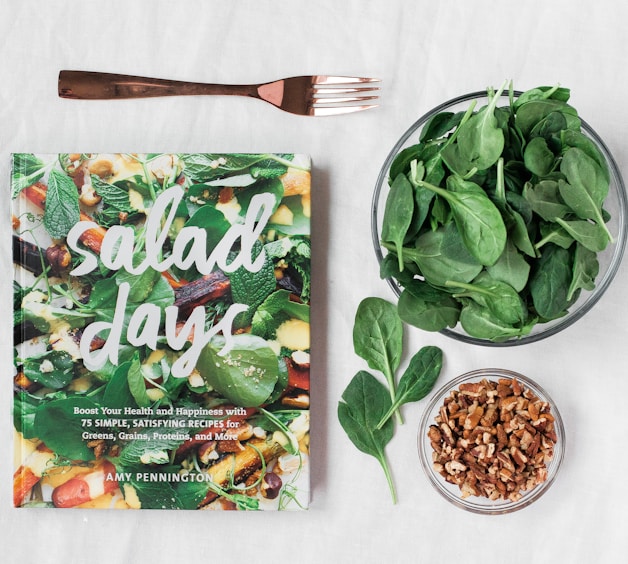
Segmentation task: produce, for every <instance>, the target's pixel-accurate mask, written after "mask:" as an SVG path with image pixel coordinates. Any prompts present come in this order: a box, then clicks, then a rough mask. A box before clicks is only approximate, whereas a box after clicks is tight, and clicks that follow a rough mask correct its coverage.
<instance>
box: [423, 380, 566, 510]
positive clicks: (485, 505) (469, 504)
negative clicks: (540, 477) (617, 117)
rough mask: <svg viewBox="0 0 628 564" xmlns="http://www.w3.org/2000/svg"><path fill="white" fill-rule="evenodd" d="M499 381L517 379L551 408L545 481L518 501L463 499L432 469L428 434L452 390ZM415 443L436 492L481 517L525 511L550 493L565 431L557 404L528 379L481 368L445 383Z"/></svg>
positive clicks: (431, 403)
mask: <svg viewBox="0 0 628 564" xmlns="http://www.w3.org/2000/svg"><path fill="white" fill-rule="evenodd" d="M500 378H507V379H513V378H516V379H517V380H518V381H519V382H520V383H521V384H522V385H523V387H524V388H527V389H529V390H531V391H532V392H533V393H534V394H535V395H536V396H537V397H538V398H539V399H540V400H541V401H545V402H547V403H548V404H549V405H550V413H551V414H552V415H553V416H554V430H555V432H556V437H557V440H556V442H555V444H554V454H553V457H552V459H551V460H550V461H549V463H548V464H547V466H546V467H547V479H546V480H545V481H544V482H542V483H540V484H538V485H537V486H535V487H534V488H532V489H530V490H527V491H525V492H522V496H521V498H520V499H518V500H516V501H511V500H503V499H498V500H491V499H489V498H485V497H480V496H469V497H465V498H463V497H462V493H461V490H460V487H459V486H458V485H456V484H451V483H449V482H447V481H446V480H445V478H444V477H443V476H441V475H440V474H439V473H438V472H437V471H436V470H435V469H434V467H433V461H432V453H433V452H434V449H433V448H432V445H431V442H430V439H429V438H428V430H429V428H430V425H432V424H434V423H435V417H436V416H437V415H438V414H439V411H440V408H441V406H442V405H443V403H444V401H445V398H447V397H448V396H449V394H450V393H451V392H452V391H453V390H457V389H458V388H459V387H460V385H461V384H465V383H472V382H480V381H481V380H483V379H486V380H491V381H497V380H499V379H500ZM417 442H418V450H419V458H420V461H421V466H422V467H423V470H424V471H425V474H426V476H427V478H428V480H429V481H430V483H431V484H432V485H433V486H434V488H435V489H436V491H437V492H438V493H439V494H441V495H442V496H443V497H444V498H445V499H446V500H447V501H449V502H451V503H453V504H454V505H455V506H457V507H460V508H462V509H465V510H467V511H471V512H473V513H480V514H484V515H501V514H504V513H512V512H513V511H517V510H519V509H522V508H524V507H527V506H528V505H530V504H531V503H532V502H534V501H536V500H537V499H538V498H539V497H541V496H542V495H543V494H544V493H545V492H546V491H547V490H548V489H549V487H550V486H551V485H552V483H553V482H554V480H555V479H556V475H557V474H558V470H559V468H560V466H561V464H562V461H563V458H564V455H565V429H564V426H563V420H562V417H561V415H560V412H559V411H558V409H557V407H556V404H555V403H554V402H553V401H552V399H551V398H550V396H549V395H548V393H547V392H546V391H545V390H543V388H541V387H540V386H539V385H538V384H537V383H536V382H534V381H533V380H531V379H530V378H527V377H526V376H523V375H522V374H518V373H516V372H512V371H510V370H504V369H501V368H483V369H480V370H474V371H472V372H467V373H466V374H462V375H461V376H458V377H457V378H455V379H453V380H451V381H449V382H447V384H445V385H444V386H443V387H442V388H440V389H439V390H438V391H437V392H436V393H435V394H434V396H433V397H432V399H431V401H430V403H429V405H428V406H427V407H426V409H425V412H424V413H423V416H422V418H421V422H420V424H419V432H418V437H417Z"/></svg>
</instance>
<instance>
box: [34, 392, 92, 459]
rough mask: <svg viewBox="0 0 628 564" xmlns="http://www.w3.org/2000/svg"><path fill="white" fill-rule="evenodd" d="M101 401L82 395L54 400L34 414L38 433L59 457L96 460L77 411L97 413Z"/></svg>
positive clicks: (36, 433) (35, 429)
mask: <svg viewBox="0 0 628 564" xmlns="http://www.w3.org/2000/svg"><path fill="white" fill-rule="evenodd" d="M97 409H98V404H96V403H95V402H93V401H92V400H91V399H89V398H87V397H82V396H72V397H68V398H63V399H55V400H52V401H50V402H47V403H45V404H43V405H42V406H41V407H39V408H38V409H37V411H36V413H35V421H34V431H35V436H37V437H38V438H39V439H41V440H42V441H43V442H44V443H45V444H46V446H47V447H48V448H50V449H52V450H53V451H54V452H56V453H57V454H59V455H60V456H65V457H66V458H69V459H71V460H93V459H94V451H93V450H92V449H91V448H89V447H88V446H87V442H86V441H83V439H82V434H83V432H84V431H85V429H84V428H83V426H82V424H81V419H80V417H77V416H76V415H75V413H95V412H96V411H95V410H97Z"/></svg>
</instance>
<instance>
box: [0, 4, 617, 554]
mask: <svg viewBox="0 0 628 564" xmlns="http://www.w3.org/2000/svg"><path fill="white" fill-rule="evenodd" d="M627 20H628V4H626V3H621V2H617V1H615V0H598V1H597V2H596V3H595V4H594V5H593V4H591V3H587V4H585V3H582V2H573V1H569V0H554V1H552V2H547V1H544V0H527V1H525V2H519V3H513V2H495V1H488V0H476V1H475V2H467V1H465V0H439V1H435V0H431V1H427V0H416V1H414V2H404V1H401V0H370V1H368V2H364V1H360V0H345V1H342V2H339V1H338V0H309V1H304V0H293V1H291V2H279V1H270V0H240V1H227V0H221V1H219V0H210V1H206V2H201V1H193V0H179V1H176V2H175V1H166V0H134V1H129V0H108V1H103V0H99V1H93V0H83V1H82V2H76V1H75V2H70V1H67V0H57V1H55V2H50V1H46V0H20V1H19V2H18V1H11V2H9V1H5V2H2V4H0V76H1V77H2V81H1V83H0V180H1V185H2V187H3V192H4V196H3V197H4V198H5V204H4V205H2V206H0V208H1V209H2V210H8V209H9V206H8V205H7V204H8V201H9V155H10V153H11V152H36V153H37V152H39V153H52V152H80V151H93V152H96V151H104V152H113V151H132V152H159V151H175V152H176V151H181V152H195V151H199V152H201V151H203V152H229V151H231V152H261V151H277V152H298V153H308V154H310V155H311V156H312V159H313V163H314V172H313V189H312V190H313V225H314V234H313V242H314V246H315V254H314V260H313V271H314V292H313V304H314V308H315V309H314V318H313V321H312V322H313V332H312V351H313V352H312V355H313V356H312V367H313V368H312V387H313V390H312V397H313V406H312V417H313V421H312V503H311V507H310V509H309V510H308V511H307V512H301V513H289V514H287V513H286V514H268V513H265V514H235V513H229V514H226V513H222V514H209V513H207V512H192V511H190V512H180V513H177V514H171V513H167V512H159V511H139V512H138V511H127V512H125V511H99V510H94V511H86V510H74V511H59V510H57V511H52V510H43V509H42V510H39V509H32V510H17V509H13V508H12V502H11V491H10V483H11V473H12V448H13V447H12V428H11V400H12V394H11V392H12V388H11V382H10V381H11V375H12V371H11V365H12V356H13V353H12V347H11V343H10V335H11V333H10V331H11V320H10V318H11V315H10V312H11V301H10V295H11V276H10V273H11V272H12V266H11V248H10V246H9V242H10V218H9V217H8V211H5V212H4V217H3V218H2V220H1V221H0V271H2V272H4V273H5V276H3V277H0V299H1V300H2V301H1V304H0V307H1V315H0V322H1V323H2V325H1V330H0V363H1V365H2V367H3V369H2V373H3V375H4V378H3V381H4V383H3V384H2V386H1V387H0V413H1V414H2V415H1V416H0V425H1V429H0V437H1V439H0V452H2V453H3V460H4V462H3V463H1V464H0V484H1V487H0V530H1V531H2V538H3V542H2V554H3V561H4V562H21V563H44V562H45V563H57V562H58V563H62V562H63V563H65V564H70V563H74V562H77V563H78V562H81V563H83V562H91V563H94V564H96V563H100V562H102V563H111V562H119V563H127V562H128V563H131V562H133V563H141V562H174V561H176V562H194V561H196V560H199V561H222V562H228V561H233V562H257V563H263V562H264V563H265V562H298V563H310V562H311V563H318V562H330V563H335V562H339V563H344V562H360V563H364V564H366V563H380V562H394V563H397V562H399V563H405V562H443V563H446V562H454V561H456V562H457V561H464V562H469V563H475V562H477V563H480V562H482V563H492V562H495V563H497V562H503V561H508V562H511V563H512V564H517V563H524V562H525V563H529V562H534V563H535V564H536V563H544V562H554V561H557V560H560V561H562V562H570V563H589V562H600V563H611V564H612V563H615V562H621V561H624V559H625V555H626V554H627V553H628V535H626V527H627V525H628V518H627V517H626V512H625V508H626V506H627V505H628V488H626V487H625V486H624V484H623V477H624V475H625V472H624V470H625V468H626V466H627V465H628V449H627V448H626V431H625V429H626V415H625V413H626V398H628V374H627V369H626V365H627V362H626V361H627V360H628V356H627V355H628V351H627V348H626V342H627V338H628V321H627V320H628V299H626V296H625V295H624V291H625V288H626V286H627V284H628V271H627V267H626V263H625V262H624V265H623V266H622V267H621V268H620V270H619V272H618V274H617V277H616V279H615V281H614V283H613V284H612V285H611V287H610V289H609V290H608V291H607V293H606V294H605V295H604V296H603V298H602V300H601V301H600V302H599V303H598V304H597V305H596V306H595V308H594V309H593V310H592V311H591V312H589V313H588V314H587V315H586V316H585V317H584V318H583V319H581V320H580V321H579V322H577V323H576V324H575V325H574V326H572V327H570V328H569V329H567V330H565V331H564V332H562V333H560V334H558V335H556V336H553V337H551V338H549V339H546V340H543V341H541V342H538V343H536V344H531V345H526V346H523V347H510V348H500V349H492V348H486V347H477V346H472V345H468V344H464V343H460V342H456V341H453V340H451V339H448V338H446V337H444V336H442V335H440V334H431V333H425V332H422V331H419V330H417V329H411V328H407V329H406V335H407V338H406V350H407V351H410V352H414V351H416V350H418V348H419V347H421V346H423V345H427V344H433V345H438V346H440V347H442V348H443V351H444V355H445V363H444V368H443V373H442V374H441V381H440V382H441V383H442V382H444V380H445V379H451V378H453V377H455V376H457V375H458V374H461V373H463V372H467V371H469V370H473V369H477V368H482V367H487V366H497V367H502V368H507V369H511V370H516V371H519V372H521V373H524V374H527V375H529V376H530V377H532V378H534V379H536V380H537V381H538V382H539V383H540V384H541V385H542V386H543V387H545V388H546V390H547V391H548V392H549V393H550V394H551V395H552V397H553V398H554V400H555V401H556V403H557V404H558V406H559V409H560V410H561V413H562V415H563V418H564V422H565V428H566V434H567V451H566V458H565V461H564V464H563V467H562V469H561V471H560V474H559V476H558V478H557V480H556V482H555V483H554V484H553V485H552V487H551V488H550V490H549V491H548V492H547V493H546V494H545V495H544V496H543V497H542V498H541V499H540V500H538V501H537V502H536V503H534V504H533V505H532V506H530V507H527V508H525V509H523V510H521V511H519V512H517V513H514V514H510V515H504V516H494V517H488V518H487V517H483V516H478V515H474V514H471V513H467V512H465V511H462V510H460V509H458V508H456V507H454V506H452V505H450V504H448V503H447V502H446V501H444V500H443V499H441V498H440V497H439V496H438V494H437V493H436V492H435V491H434V490H433V489H432V487H431V486H430V484H429V483H428V481H427V479H426V477H425V476H424V475H423V472H422V470H421V469H420V467H419V460H418V456H417V450H416V432H417V427H418V421H419V418H420V415H421V413H422V410H423V408H424V406H425V403H426V401H427V400H424V401H422V402H420V403H417V404H413V405H409V406H407V407H405V408H403V413H404V416H405V425H403V426H402V427H399V428H398V429H397V432H396V434H395V437H394V438H393V440H392V441H391V443H390V445H389V447H388V449H387V455H388V459H389V462H390V465H391V467H392V469H393V475H394V480H395V483H396V486H397V489H398V495H399V503H398V504H397V505H392V503H391V500H390V496H389V492H388V488H387V486H386V481H385V478H384V475H383V472H382V470H381V468H380V467H379V465H378V464H377V462H376V461H375V460H374V459H372V458H370V457H368V456H366V455H364V454H362V453H360V452H359V451H357V450H356V449H355V448H354V447H353V445H352V444H351V443H350V442H349V440H348V439H347V437H346V435H345V434H344V432H343V430H342V429H341V427H340V425H339V423H338V419H337V416H336V408H337V403H338V400H339V398H340V396H341V394H342V391H343V390H344V388H345V386H346V385H347V384H348V382H349V380H350V379H351V377H352V376H353V375H354V374H355V373H356V372H357V371H358V370H360V369H365V368H366V366H365V364H364V362H363V361H362V360H361V359H359V358H358V357H356V356H355V355H354V354H353V343H352V327H353V318H354V315H355V311H356V308H357V305H358V303H359V302H360V300H362V299H363V298H365V297H367V296H380V297H383V298H386V299H393V295H392V294H391V292H390V289H389V288H388V286H387V285H386V283H385V282H383V281H382V280H380V279H379V275H378V265H377V261H376V258H375V255H374V252H373V248H372V242H371V229H370V207H371V196H372V192H373V188H374V186H375V181H376V178H377V175H378V173H379V169H380V167H381V165H382V163H383V161H384V159H385V158H386V156H387V154H388V152H389V151H390V149H391V148H392V146H393V145H394V143H395V142H396V140H397V139H398V138H399V137H400V136H401V135H402V134H403V133H404V132H405V130H406V129H407V128H408V127H409V126H410V125H411V124H412V123H413V122H414V121H415V120H416V119H418V117H420V116H421V115H423V114H424V113H425V112H427V111H428V110H429V109H430V108H432V107H434V106H436V105H437V104H439V103H441V102H443V101H445V100H447V99H450V98H452V97H454V96H457V95H459V94H463V93H466V92H471V91H475V90H482V89H484V88H485V87H487V86H499V85H500V84H501V83H502V82H503V81H504V80H505V79H512V80H513V81H514V84H515V87H516V88H517V89H521V90H525V89H528V88H531V87H534V86H538V85H546V84H549V85H553V84H556V83H560V84H561V85H562V86H565V87H568V88H570V89H571V90H572V101H573V104H574V106H575V107H576V108H578V110H579V111H580V114H581V115H582V116H583V117H584V119H585V120H586V121H587V122H588V123H589V124H590V125H591V126H592V127H593V128H594V129H595V130H596V131H597V132H598V133H599V134H600V135H601V136H602V138H603V139H604V140H605V142H606V144H607V145H608V147H609V149H610V150H611V152H612V153H613V155H614V157H615V159H616V160H617V162H618V164H619V167H620V169H621V170H623V171H624V173H625V174H628V145H627V144H626V134H625V128H626V124H628V104H626V96H627V92H628V71H627V70H626V57H627V55H628V36H627V34H626V30H625V22H626V21H627ZM64 68H65V69H83V70H100V71H108V72H121V73H129V74H138V75H145V76H159V77H168V78H178V79H184V80H199V81H208V82H209V81H211V82H233V83H240V82H260V81H266V80H272V79H275V78H280V77H284V76H293V75H300V74H349V75H361V76H377V77H379V78H381V79H382V80H383V82H382V85H383V90H382V100H381V107H379V108H377V109H375V110H370V111H368V112H363V113H358V114H353V115H346V116H339V117H330V118H307V117H298V116H294V115H290V114H287V113H284V112H281V111H279V110H277V109H276V108H274V107H272V106H270V105H268V104H264V103H263V102H259V101H256V100H245V99H241V98H220V97H212V98H198V97H192V98H164V99H151V100H130V101H89V102H85V101H72V100H62V99H59V98H58V97H57V92H56V87H57V74H58V72H59V70H61V69H64Z"/></svg>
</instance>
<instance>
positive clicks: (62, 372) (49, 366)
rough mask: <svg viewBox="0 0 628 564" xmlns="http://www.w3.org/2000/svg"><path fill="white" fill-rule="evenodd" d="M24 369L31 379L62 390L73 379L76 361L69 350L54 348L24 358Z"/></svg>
mask: <svg viewBox="0 0 628 564" xmlns="http://www.w3.org/2000/svg"><path fill="white" fill-rule="evenodd" d="M23 370H24V375H25V376H26V377H27V378H28V379H29V380H31V381H33V382H37V383H39V384H41V385H42V386H45V387H46V388H52V389H54V390H60V389H62V388H64V387H65V386H67V385H68V384H69V383H70V382H71V381H72V378H73V376H74V362H73V361H72V357H71V356H70V355H69V354H68V353H67V352H65V351H56V350H52V351H46V352H45V353H43V354H41V355H35V356H29V357H28V358H26V359H24V363H23Z"/></svg>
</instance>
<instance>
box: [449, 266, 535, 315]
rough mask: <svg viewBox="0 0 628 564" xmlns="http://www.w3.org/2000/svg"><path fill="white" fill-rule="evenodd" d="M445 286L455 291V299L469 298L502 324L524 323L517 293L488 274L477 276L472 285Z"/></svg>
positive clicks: (523, 307)
mask: <svg viewBox="0 0 628 564" xmlns="http://www.w3.org/2000/svg"><path fill="white" fill-rule="evenodd" d="M447 286H448V287H450V288H454V289H456V291H455V294H454V297H455V298H471V299H472V300H473V301H474V302H476V303H477V304H478V305H480V306H481V307H485V308H487V309H488V310H489V311H490V312H491V313H492V314H493V315H494V316H495V317H496V318H498V319H499V320H500V321H502V322H503V323H506V324H508V325H517V324H522V323H524V322H525V321H526V318H527V311H526V308H525V304H524V302H523V300H522V299H521V297H520V296H519V293H518V292H517V291H516V290H515V289H514V288H513V287H512V286H509V285H508V284H506V283H505V282H501V281H499V280H494V279H492V278H491V277H490V276H489V275H488V274H483V275H480V276H478V277H477V278H476V279H475V280H474V281H473V284H462V283H460V282H448V283H447Z"/></svg>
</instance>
